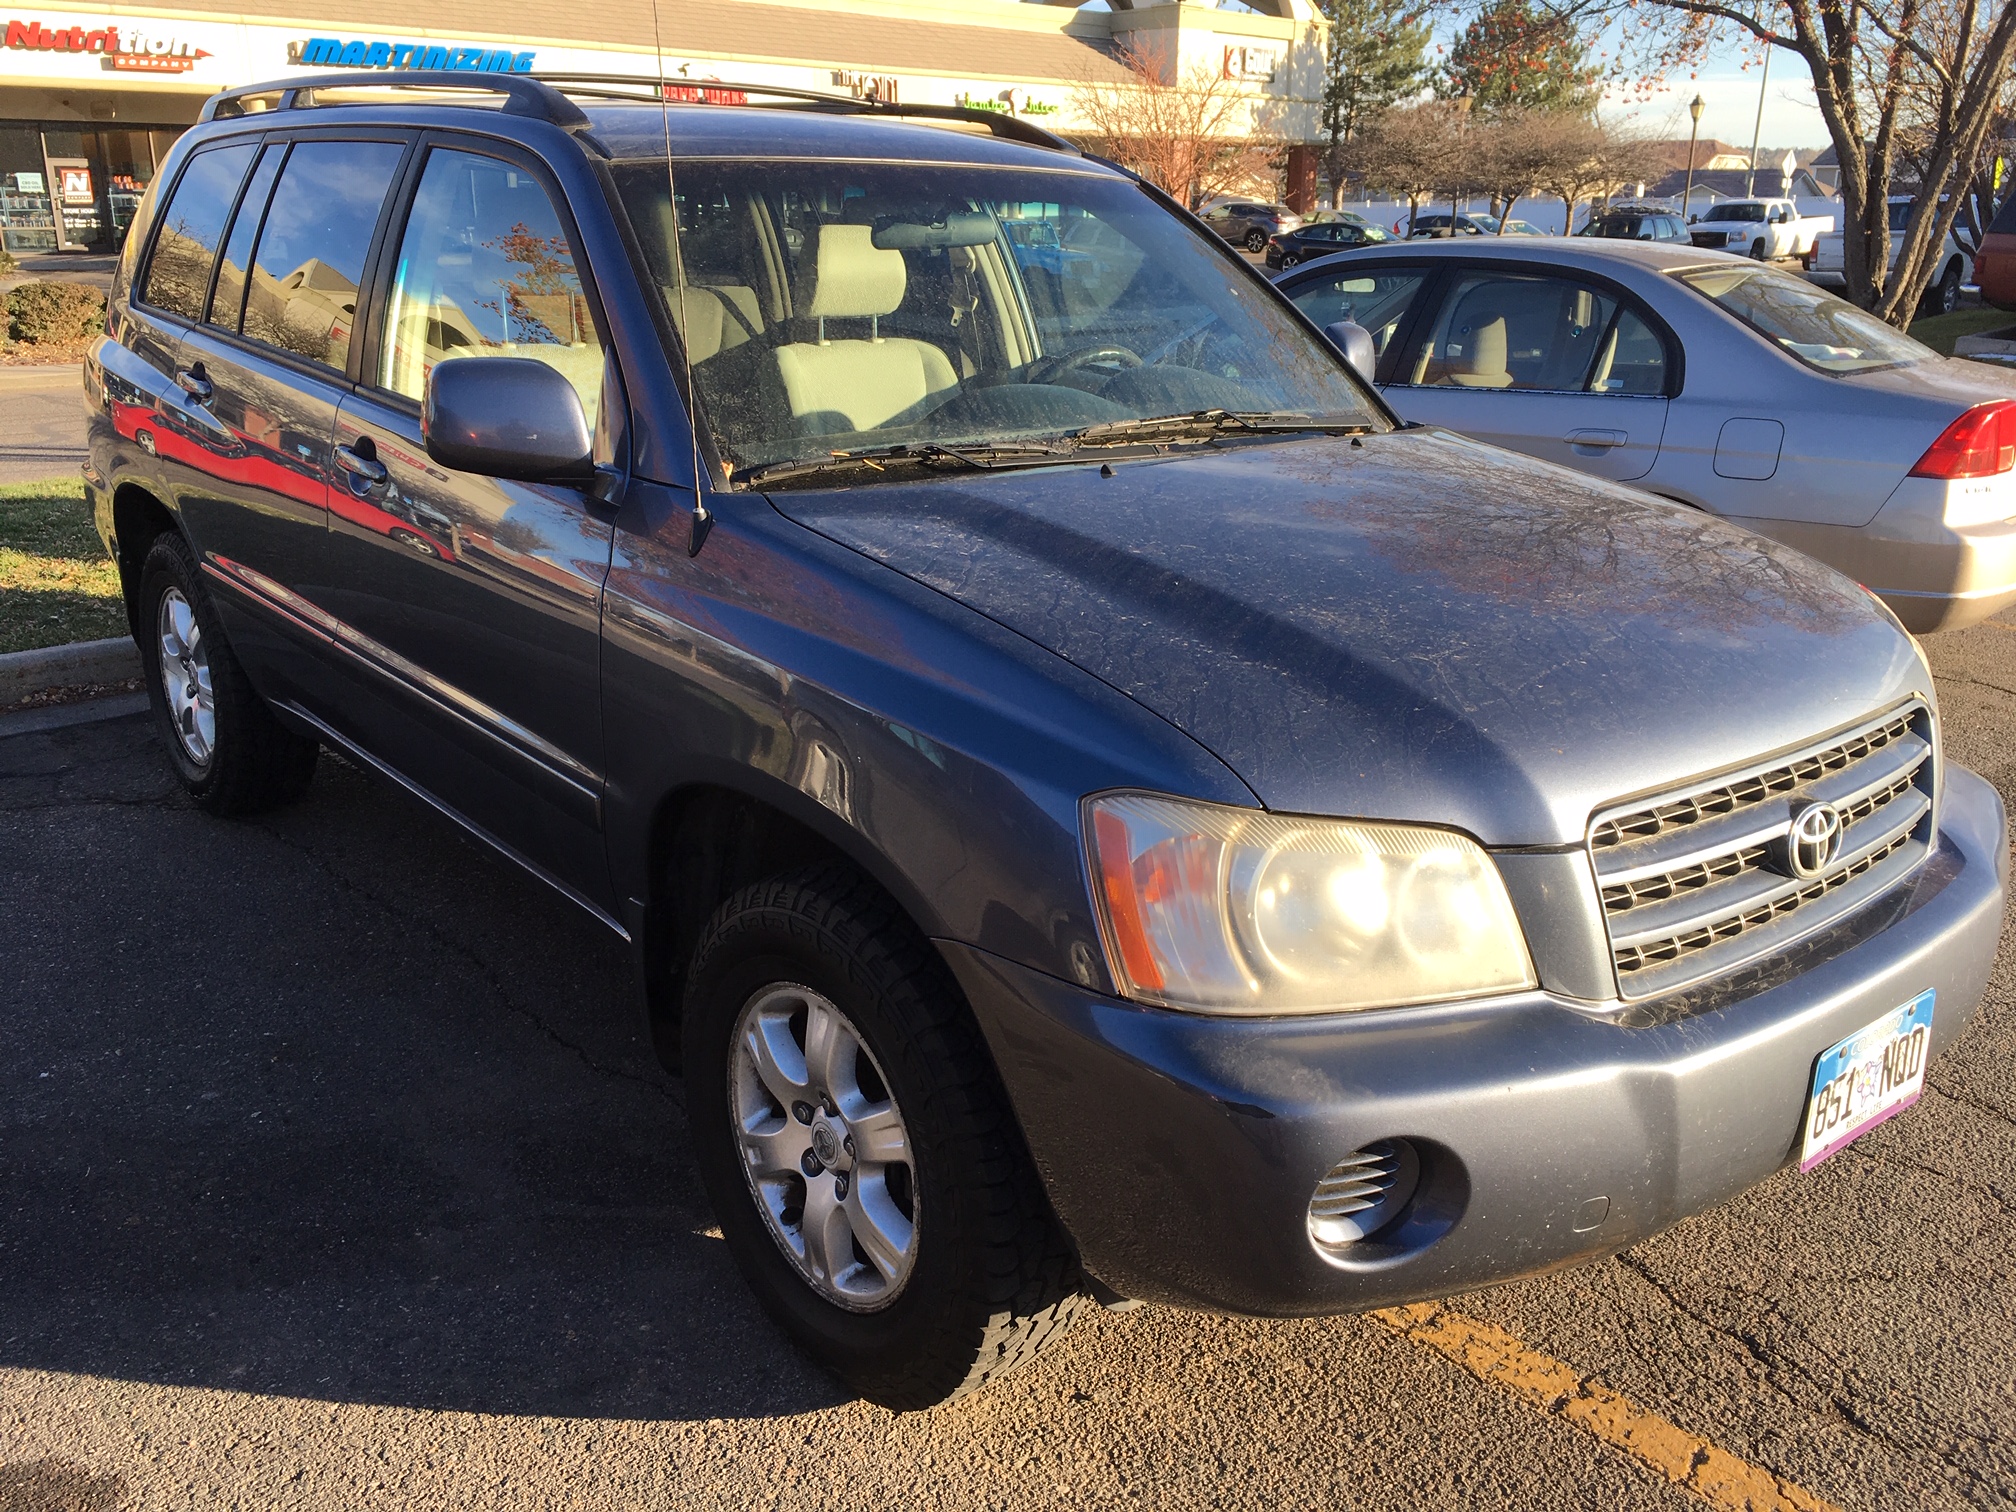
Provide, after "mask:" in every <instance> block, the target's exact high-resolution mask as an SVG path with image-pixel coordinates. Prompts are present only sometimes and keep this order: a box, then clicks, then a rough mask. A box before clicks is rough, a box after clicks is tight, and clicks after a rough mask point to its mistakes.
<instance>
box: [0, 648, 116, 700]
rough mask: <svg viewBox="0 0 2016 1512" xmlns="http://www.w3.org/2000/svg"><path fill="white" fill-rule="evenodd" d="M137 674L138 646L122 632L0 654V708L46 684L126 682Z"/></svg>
mask: <svg viewBox="0 0 2016 1512" xmlns="http://www.w3.org/2000/svg"><path fill="white" fill-rule="evenodd" d="M139 675H140V650H139V648H138V647H137V646H135V645H134V644H133V642H132V641H130V640H128V639H127V638H126V637H125V636H123V635H122V636H117V637H114V638H113V639H111V640H100V641H75V642H72V643H71V644H70V645H67V646H46V647H44V648H43V649H42V650H39V651H9V652H6V653H5V654H0V708H4V707H6V706H7V705H8V704H11V703H19V702H20V701H21V700H22V699H24V698H26V697H28V695H29V694H31V693H40V692H42V691H44V690H45V689H48V688H74V687H77V686H79V685H81V684H83V683H115V682H125V681H126V680H127V679H128V678H131V677H138V676H139Z"/></svg>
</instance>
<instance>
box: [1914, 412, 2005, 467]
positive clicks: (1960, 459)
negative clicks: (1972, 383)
mask: <svg viewBox="0 0 2016 1512" xmlns="http://www.w3.org/2000/svg"><path fill="white" fill-rule="evenodd" d="M2012 469H2016V400H2009V399H1998V400H1996V401H1995V402H1994V403H1993V404H1977V405H1975V406H1974V408H1972V409H1970V410H1968V411H1966V412H1965V413H1963V414H1962V415H1961V416H1960V418H1959V419H1957V420H1955V421H1954V422H1953V423H1952V424H1951V425H1949V426H1947V427H1946V429H1945V430H1944V431H1942V432H1941V433H1940V435H1939V439H1938V440H1937V441H1934V442H1933V443H1932V444H1931V445H1930V446H1928V447H1926V448H1925V455H1924V456H1922V457H1920V458H1919V459H1918V465H1917V466H1916V467H1914V468H1912V469H1911V476H1912V477H1914V478H1992V477H1994V476H1995V475H1996V474H1997V473H2006V472H2009V471H2011V470H2012Z"/></svg>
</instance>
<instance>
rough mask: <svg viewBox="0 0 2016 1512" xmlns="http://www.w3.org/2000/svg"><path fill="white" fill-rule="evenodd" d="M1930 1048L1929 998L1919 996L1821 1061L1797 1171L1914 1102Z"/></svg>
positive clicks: (1922, 1087)
mask: <svg viewBox="0 0 2016 1512" xmlns="http://www.w3.org/2000/svg"><path fill="white" fill-rule="evenodd" d="M1931 1045H1932V994H1931V993H1930V992H1929V991H1928V992H1923V993H1920V994H1919V995H1918V996H1917V997H1915V998H1913V999H1912V1000H1911V1001H1910V1002H1908V1003H1906V1004H1905V1005H1904V1006H1903V1007H1902V1008H1893V1009H1891V1010H1890V1012H1888V1013H1886V1014H1884V1015H1883V1017H1881V1018H1880V1019H1878V1020H1876V1022H1875V1023H1873V1024H1871V1025H1870V1026H1869V1027H1868V1028H1866V1029H1862V1030H1858V1031H1857V1032H1855V1033H1854V1034H1851V1035H1849V1036H1848V1038H1846V1039H1844V1040H1843V1041H1841V1043H1840V1044H1838V1045H1836V1046H1834V1047H1833V1048H1832V1049H1831V1050H1828V1051H1827V1052H1826V1053H1825V1054H1823V1055H1822V1056H1821V1057H1820V1060H1819V1063H1818V1064H1817V1065H1815V1066H1814V1068H1813V1095H1812V1096H1811V1097H1809V1098H1808V1099H1807V1100H1806V1142H1805V1145H1804V1147H1803V1148H1802V1149H1801V1150H1800V1152H1799V1169H1800V1170H1802V1171H1810V1170H1812V1169H1813V1167H1815V1166H1817V1165H1818V1164H1820V1162H1821V1161H1823V1160H1825V1159H1826V1158H1827V1157H1828V1156H1829V1155H1832V1154H1833V1153H1834V1152H1835V1151H1836V1150H1838V1149H1840V1148H1841V1147H1842V1146H1843V1145H1845V1144H1847V1143H1848V1142H1849V1141H1850V1140H1852V1139H1854V1138H1855V1137H1856V1136H1857V1135H1858V1134H1863V1133H1866V1132H1867V1131H1869V1130H1870V1129H1873V1128H1875V1127H1876V1125H1878V1124H1879V1123H1881V1122H1883V1120H1884V1119H1886V1118H1889V1117H1891V1116H1892V1115H1893V1114H1897V1113H1902V1112H1903V1111H1904V1110H1905V1109H1906V1108H1908V1107H1910V1106H1911V1104H1913V1103H1914V1102H1916V1101H1918V1094H1919V1093H1921V1092H1923V1091H1924V1090H1925V1062H1926V1060H1927V1059H1928V1052H1929V1051H1930V1049H1931Z"/></svg>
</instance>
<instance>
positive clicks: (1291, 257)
mask: <svg viewBox="0 0 2016 1512" xmlns="http://www.w3.org/2000/svg"><path fill="white" fill-rule="evenodd" d="M1300 261H1302V259H1301V258H1299V257H1297V256H1296V255H1295V254H1294V253H1293V252H1283V253H1282V254H1281V266H1282V267H1284V268H1292V267H1294V266H1295V264H1297V263H1299V262H1300Z"/></svg>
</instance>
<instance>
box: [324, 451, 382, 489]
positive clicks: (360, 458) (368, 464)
mask: <svg viewBox="0 0 2016 1512" xmlns="http://www.w3.org/2000/svg"><path fill="white" fill-rule="evenodd" d="M336 465H337V466H338V467H340V468H342V469H343V471H345V472H347V473H349V474H351V475H352V476H353V477H358V478H362V479H363V480H364V481H365V482H366V483H367V484H369V485H370V486H371V487H372V488H376V487H378V486H379V485H380V484H382V483H384V482H385V480H386V479H388V478H390V477H391V476H392V474H391V473H389V472H387V471H386V470H385V464H384V463H383V462H380V461H379V460H378V459H377V458H376V457H367V456H365V455H364V454H363V453H361V452H357V451H353V450H352V449H351V448H349V447H347V446H339V447H337V448H336Z"/></svg>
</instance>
